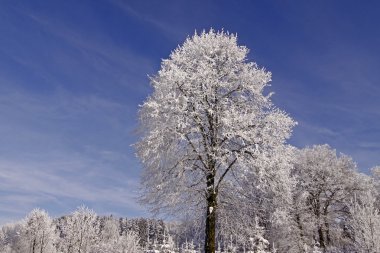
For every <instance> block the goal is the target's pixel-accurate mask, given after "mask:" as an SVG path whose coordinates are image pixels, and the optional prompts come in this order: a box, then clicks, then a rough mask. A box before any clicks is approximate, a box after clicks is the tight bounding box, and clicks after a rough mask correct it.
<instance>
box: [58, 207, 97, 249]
mask: <svg viewBox="0 0 380 253" xmlns="http://www.w3.org/2000/svg"><path fill="white" fill-rule="evenodd" d="M59 226H60V228H61V230H62V231H61V233H62V234H61V240H60V242H59V249H60V250H61V251H62V252H65V253H66V252H67V253H84V252H88V251H89V249H90V247H91V246H92V245H93V244H95V243H96V242H97V237H98V229H99V224H98V220H97V215H96V213H95V212H94V211H93V210H91V209H89V208H87V207H85V206H80V207H79V208H78V209H77V210H75V211H74V212H73V213H72V214H71V215H69V216H67V217H64V218H63V219H61V220H60V224H59Z"/></svg>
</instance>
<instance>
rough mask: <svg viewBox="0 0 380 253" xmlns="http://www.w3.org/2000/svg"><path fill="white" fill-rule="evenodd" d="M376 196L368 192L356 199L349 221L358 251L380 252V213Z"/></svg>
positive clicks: (367, 252) (364, 252) (359, 252)
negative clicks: (376, 205) (376, 204)
mask: <svg viewBox="0 0 380 253" xmlns="http://www.w3.org/2000/svg"><path fill="white" fill-rule="evenodd" d="M375 201H376V199H375V197H374V196H373V195H372V194H371V193H370V192H367V194H365V195H364V196H363V197H362V198H361V199H360V201H358V200H356V199H355V200H354V201H353V203H352V208H351V216H350V221H349V226H350V229H351V230H352V234H353V237H354V245H355V250H356V252H358V253H376V252H380V213H379V210H378V209H376V207H375Z"/></svg>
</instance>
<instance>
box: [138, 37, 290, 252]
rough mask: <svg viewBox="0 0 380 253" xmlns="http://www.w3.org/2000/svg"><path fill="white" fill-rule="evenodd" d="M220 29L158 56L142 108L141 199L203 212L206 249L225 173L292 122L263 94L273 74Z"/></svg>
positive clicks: (158, 207) (280, 136)
mask: <svg viewBox="0 0 380 253" xmlns="http://www.w3.org/2000/svg"><path fill="white" fill-rule="evenodd" d="M247 54H248V49H247V48H246V47H244V46H238V45H237V37H236V36H235V35H232V34H228V33H225V32H223V31H222V32H214V31H213V30H210V32H208V33H206V32H203V33H202V34H200V35H198V34H195V35H194V36H193V37H191V38H188V39H187V40H186V41H185V43H184V44H183V46H180V47H178V48H177V49H176V50H174V51H173V52H172V53H171V55H170V58H169V59H167V60H163V62H162V65H161V70H160V71H159V72H158V74H157V75H156V76H155V77H153V78H152V79H151V82H152V85H153V88H154V92H153V94H152V95H151V96H150V97H149V98H148V99H147V101H145V102H144V104H143V105H142V107H141V110H140V125H141V131H142V139H141V140H140V141H139V142H138V143H137V144H136V148H137V154H138V156H139V158H140V160H141V162H142V164H143V167H144V172H143V177H142V186H143V197H142V201H143V202H144V203H146V204H148V205H149V206H150V207H151V209H152V211H155V212H158V213H160V212H161V213H169V214H175V215H181V214H182V215H183V214H189V213H190V212H197V213H199V212H200V211H201V210H204V211H203V212H204V217H205V245H204V247H205V252H206V253H210V252H215V225H216V219H217V212H218V202H219V201H220V199H222V196H220V195H219V192H220V189H221V188H222V187H223V184H224V182H225V181H227V180H228V178H229V177H230V176H231V171H234V173H239V169H241V170H246V169H250V163H252V161H254V160H255V159H257V157H258V154H260V153H262V152H263V151H265V150H268V149H272V148H273V147H276V146H279V145H282V144H283V143H284V141H285V140H286V139H287V138H288V137H289V136H290V134H291V129H292V127H293V126H294V124H295V123H294V121H293V120H292V119H291V118H290V117H288V116H287V115H286V114H285V113H284V112H282V111H280V110H279V109H276V108H275V107H274V106H273V105H272V103H271V100H270V97H271V94H268V95H264V94H263V92H264V88H265V87H267V86H269V82H270V80H271V73H270V72H267V71H265V70H264V69H261V68H259V67H258V66H257V65H256V64H255V63H253V62H248V61H247Z"/></svg>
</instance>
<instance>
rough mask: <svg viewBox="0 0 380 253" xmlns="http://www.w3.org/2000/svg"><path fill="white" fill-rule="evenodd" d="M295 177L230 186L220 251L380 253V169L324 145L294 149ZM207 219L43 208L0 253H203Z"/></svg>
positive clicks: (14, 231)
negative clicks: (60, 212) (56, 212)
mask: <svg viewBox="0 0 380 253" xmlns="http://www.w3.org/2000/svg"><path fill="white" fill-rule="evenodd" d="M273 169H274V168H273ZM272 172H273V173H272ZM280 172H281V171H280ZM289 172H290V173H289V174H288V176H287V177H284V174H282V173H279V171H277V172H275V171H271V170H270V168H267V171H266V173H263V174H262V175H261V176H260V177H256V178H247V179H246V180H247V181H246V182H245V184H243V185H241V186H240V187H236V186H233V185H231V186H229V187H230V188H228V190H226V192H224V193H223V194H225V195H226V201H225V202H224V203H221V205H220V207H219V213H218V215H219V216H218V223H217V231H218V232H217V235H216V242H217V251H218V252H255V253H256V252H261V253H264V252H294V253H297V252H305V253H306V252H310V253H316V252H342V253H343V252H363V253H364V252H370V253H375V252H380V214H379V207H380V201H379V200H380V187H379V186H380V181H379V175H380V173H379V172H380V169H379V168H374V169H373V175H372V176H368V175H365V174H362V173H359V172H357V171H356V167H355V163H354V162H353V161H352V159H351V158H350V157H348V156H345V155H339V154H336V151H335V150H333V149H331V148H330V147H329V146H327V145H319V146H313V147H308V148H304V149H301V150H296V149H293V150H292V161H291V168H290V170H289ZM284 180H286V181H284ZM226 187H227V186H226ZM226 189H227V188H226ZM201 217H202V215H201V214H199V213H198V216H189V217H187V219H183V220H182V221H175V222H174V221H171V222H164V221H162V220H157V219H147V218H134V219H128V218H115V217H113V216H98V215H96V213H95V212H94V211H92V210H90V209H88V208H86V207H83V206H82V207H79V208H78V209H77V210H75V211H74V212H73V213H71V214H70V215H66V216H63V217H60V218H51V217H50V216H49V215H48V214H47V212H46V211H44V210H41V209H35V210H33V211H31V212H30V213H29V214H28V215H27V216H26V217H25V219H23V220H21V221H19V222H15V223H12V224H7V225H4V226H2V228H1V230H0V252H3V253H11V252H15V253H16V252H19V253H28V252H32V253H37V252H38V253H44V252H48V253H55V252H57V253H58V252H62V253H74V252H82V253H86V252H87V253H107V252H108V253H111V252H114V253H118V252H120V253H126V252H128V253H132V252H134V253H138V252H155V253H158V252H173V253H174V252H187V253H190V252H202V250H203V245H202V244H203V239H204V231H203V227H204V224H202V218H201Z"/></svg>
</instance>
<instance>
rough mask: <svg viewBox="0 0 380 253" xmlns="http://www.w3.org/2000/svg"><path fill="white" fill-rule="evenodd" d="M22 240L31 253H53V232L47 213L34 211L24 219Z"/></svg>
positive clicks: (38, 210) (39, 210)
mask: <svg viewBox="0 0 380 253" xmlns="http://www.w3.org/2000/svg"><path fill="white" fill-rule="evenodd" d="M22 235H23V237H24V238H23V239H24V240H26V241H27V244H28V246H29V250H28V252H31V253H37V252H38V253H44V252H49V253H52V252H54V251H55V248H54V246H53V245H54V243H55V239H56V237H55V231H54V227H53V224H52V219H51V218H50V217H49V215H48V213H47V212H46V211H44V210H41V209H38V208H37V209H34V210H33V211H31V212H30V213H29V214H28V216H27V217H26V222H25V227H24V231H23V234H22Z"/></svg>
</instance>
